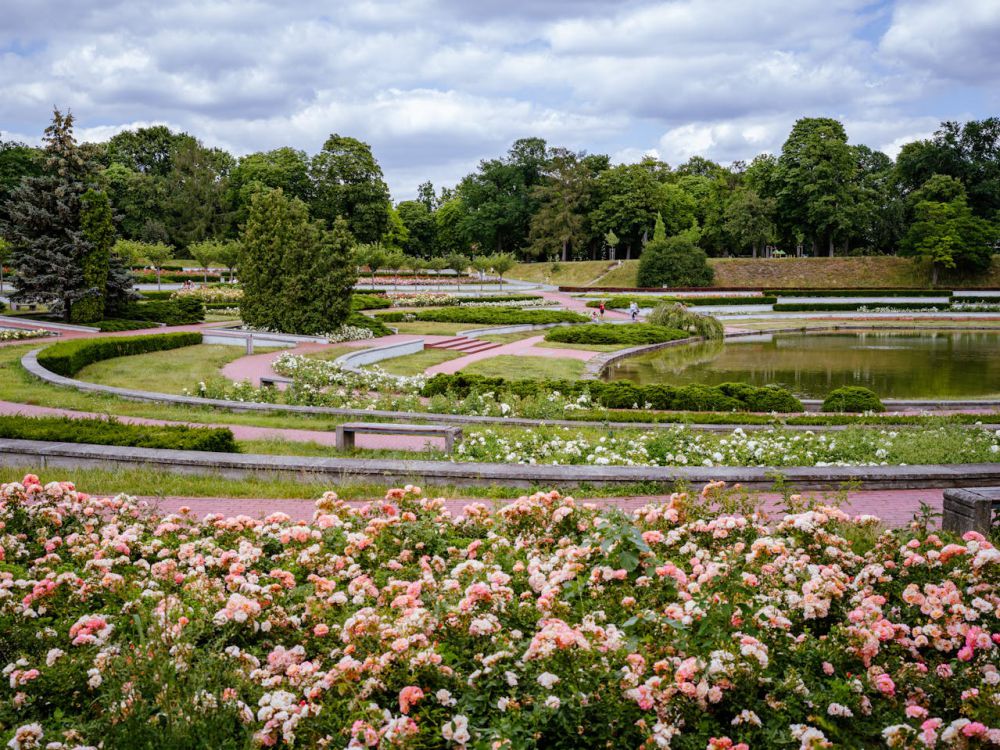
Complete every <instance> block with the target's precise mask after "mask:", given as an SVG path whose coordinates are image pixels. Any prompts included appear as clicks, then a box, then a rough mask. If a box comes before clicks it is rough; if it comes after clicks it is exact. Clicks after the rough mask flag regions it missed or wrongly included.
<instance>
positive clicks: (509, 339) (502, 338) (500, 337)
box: [476, 331, 539, 344]
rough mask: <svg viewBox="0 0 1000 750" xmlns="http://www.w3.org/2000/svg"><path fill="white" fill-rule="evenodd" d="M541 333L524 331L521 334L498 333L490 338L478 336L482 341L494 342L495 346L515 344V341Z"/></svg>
mask: <svg viewBox="0 0 1000 750" xmlns="http://www.w3.org/2000/svg"><path fill="white" fill-rule="evenodd" d="M538 335H539V331H522V332H521V333H497V334H494V335H490V336H477V337H476V338H478V339H480V340H481V341H492V342H493V343H494V344H513V343H514V342H515V341H523V340H524V339H530V338H531V337H532V336H538Z"/></svg>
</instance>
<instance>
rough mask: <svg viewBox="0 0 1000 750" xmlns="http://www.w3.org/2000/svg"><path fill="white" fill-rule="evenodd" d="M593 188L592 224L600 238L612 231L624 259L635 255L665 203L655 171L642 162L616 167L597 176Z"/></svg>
mask: <svg viewBox="0 0 1000 750" xmlns="http://www.w3.org/2000/svg"><path fill="white" fill-rule="evenodd" d="M596 189H597V198H596V205H595V206H594V208H593V210H592V211H591V213H590V221H591V224H592V225H593V227H594V228H595V230H596V231H598V232H600V233H601V234H602V235H606V234H607V233H608V232H614V234H615V235H616V236H617V237H618V240H619V243H620V244H619V247H624V249H625V257H626V258H631V257H633V254H636V255H637V254H638V252H639V250H640V248H641V247H642V241H643V238H644V237H647V236H648V233H649V230H650V229H651V228H652V226H653V224H654V223H655V222H656V216H657V215H658V214H659V213H660V212H661V211H662V210H663V208H664V204H665V203H666V202H667V201H666V200H665V198H664V193H663V183H661V182H659V181H658V180H657V170H655V169H651V168H650V167H649V165H648V164H646V165H644V164H642V163H640V164H619V165H617V166H614V167H611V168H610V169H608V170H606V171H604V172H602V173H601V174H600V176H599V177H598V178H597V181H596Z"/></svg>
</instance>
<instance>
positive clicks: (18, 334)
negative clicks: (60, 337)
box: [0, 328, 57, 341]
mask: <svg viewBox="0 0 1000 750" xmlns="http://www.w3.org/2000/svg"><path fill="white" fill-rule="evenodd" d="M56 335H57V334H56V333H55V332H53V331H46V330H45V329H44V328H36V329H32V330H28V329H27V328H0V341H23V340H24V339H40V338H44V337H46V336H56Z"/></svg>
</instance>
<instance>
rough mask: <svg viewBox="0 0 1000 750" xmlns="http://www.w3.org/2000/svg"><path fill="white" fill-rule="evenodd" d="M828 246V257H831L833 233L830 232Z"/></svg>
mask: <svg viewBox="0 0 1000 750" xmlns="http://www.w3.org/2000/svg"><path fill="white" fill-rule="evenodd" d="M828 247H829V249H830V257H831V258H832V257H833V235H832V234H831V235H830V240H829V243H828Z"/></svg>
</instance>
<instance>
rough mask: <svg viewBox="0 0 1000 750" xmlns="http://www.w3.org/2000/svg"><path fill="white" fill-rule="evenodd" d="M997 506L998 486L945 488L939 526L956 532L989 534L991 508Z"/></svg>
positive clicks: (991, 517)
mask: <svg viewBox="0 0 1000 750" xmlns="http://www.w3.org/2000/svg"><path fill="white" fill-rule="evenodd" d="M997 507H1000V487H982V488H977V489H955V490H945V491H944V514H943V517H942V519H941V526H942V527H943V528H944V529H945V531H953V532H955V533H956V534H964V533H965V532H966V531H978V532H979V533H980V534H989V532H990V527H991V526H992V525H993V509H994V508H997Z"/></svg>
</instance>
